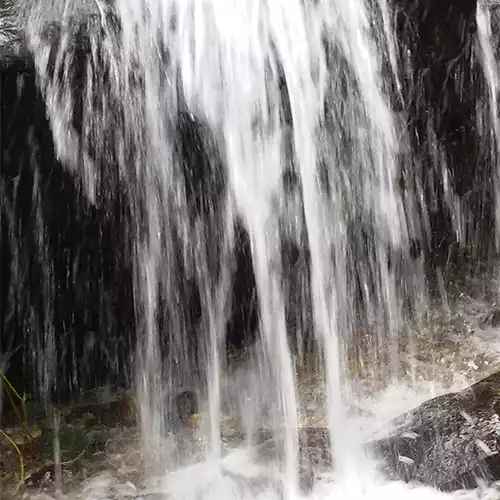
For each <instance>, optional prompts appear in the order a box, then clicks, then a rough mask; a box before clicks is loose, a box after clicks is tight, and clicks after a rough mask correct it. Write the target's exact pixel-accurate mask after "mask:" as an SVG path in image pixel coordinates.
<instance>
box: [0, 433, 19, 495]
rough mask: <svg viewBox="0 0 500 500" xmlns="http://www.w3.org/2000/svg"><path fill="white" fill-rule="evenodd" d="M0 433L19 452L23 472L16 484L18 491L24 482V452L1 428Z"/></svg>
mask: <svg viewBox="0 0 500 500" xmlns="http://www.w3.org/2000/svg"><path fill="white" fill-rule="evenodd" d="M0 434H1V435H2V436H3V437H4V438H5V439H7V441H8V442H9V443H10V444H11V445H12V446H13V447H14V449H15V450H16V452H17V456H18V457H19V470H20V474H21V479H20V480H19V483H18V484H17V486H16V489H15V490H14V491H17V490H18V489H19V487H20V486H21V485H22V484H24V459H23V454H22V453H21V450H20V449H19V446H17V444H16V443H15V442H14V441H13V439H12V438H11V437H10V436H9V435H8V434H6V433H5V432H4V431H3V430H2V429H0Z"/></svg>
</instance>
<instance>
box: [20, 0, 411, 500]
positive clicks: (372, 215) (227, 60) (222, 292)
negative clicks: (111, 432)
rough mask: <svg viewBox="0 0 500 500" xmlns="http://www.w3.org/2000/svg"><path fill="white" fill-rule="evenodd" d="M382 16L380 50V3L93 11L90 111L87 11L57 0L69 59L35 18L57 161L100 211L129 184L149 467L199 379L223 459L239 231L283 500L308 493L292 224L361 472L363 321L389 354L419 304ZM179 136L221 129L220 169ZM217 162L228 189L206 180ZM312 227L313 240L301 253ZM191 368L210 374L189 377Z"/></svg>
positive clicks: (243, 0)
mask: <svg viewBox="0 0 500 500" xmlns="http://www.w3.org/2000/svg"><path fill="white" fill-rule="evenodd" d="M379 4H380V6H381V7H382V8H381V12H382V16H383V18H382V20H381V21H380V20H379V21H377V22H379V23H382V25H383V26H384V29H385V30H386V34H385V42H384V44H379V43H378V42H377V41H376V40H375V39H374V37H373V33H372V25H373V23H372V21H373V19H372V17H374V16H378V15H379V13H378V11H377V12H375V10H373V9H372V8H371V4H370V2H368V1H365V0H353V1H350V2H346V1H344V0H336V1H331V0H319V1H316V2H313V1H311V2H305V1H302V0H268V1H265V0H260V1H257V2H253V1H250V0H228V1H226V2H219V1H198V2H196V1H193V2H188V1H182V0H179V1H175V0H163V1H152V0H151V1H150V0H145V1H135V0H117V1H116V4H115V6H114V11H113V13H112V14H110V12H109V10H108V7H107V6H106V5H105V4H104V3H101V2H96V5H97V6H98V7H99V9H98V15H97V17H93V18H92V19H91V21H89V22H88V23H87V25H86V29H87V30H88V32H87V33H86V34H85V37H84V41H83V42H81V41H80V42H78V43H86V44H88V46H86V47H85V49H86V50H88V57H87V58H86V59H85V67H84V68H83V70H82V68H81V67H80V68H79V71H80V76H79V78H81V82H80V83H81V85H80V88H81V89H83V90H82V91H81V93H80V94H75V89H74V88H73V87H74V86H73V85H72V78H74V74H72V72H74V71H75V66H74V62H75V61H74V60H75V51H76V50H78V47H75V45H74V33H73V31H74V18H73V16H74V14H75V11H74V9H73V7H72V4H71V3H70V2H66V1H62V0H61V2H55V1H54V5H55V6H56V8H57V9H59V11H60V13H61V16H60V19H61V30H60V33H59V35H58V39H57V41H56V43H55V44H54V41H53V39H51V37H50V34H49V36H48V35H47V33H46V21H47V19H46V17H45V16H46V7H47V6H46V2H40V3H38V4H37V5H36V6H35V7H33V8H32V9H31V11H30V12H31V14H30V23H29V31H28V34H29V42H30V47H31V50H32V51H33V55H34V59H35V63H36V67H37V72H38V76H39V82H40V88H41V89H42V91H43V93H44V96H45V99H46V102H47V108H48V113H49V116H50V120H51V126H52V130H53V134H54V138H55V143H56V149H57V153H58V155H59V157H60V159H61V160H62V162H63V163H64V164H65V165H66V166H67V167H68V168H69V169H71V170H72V171H73V172H75V174H76V175H79V176H81V178H82V181H83V184H84V187H85V188H86V191H87V194H88V196H89V198H91V199H92V200H94V201H95V202H96V203H99V198H100V197H106V196H107V195H108V191H109V190H112V189H116V188H117V187H118V186H122V185H125V186H126V192H127V196H128V200H129V203H130V206H131V211H132V218H133V225H132V228H131V233H132V236H133V238H134V241H135V287H136V288H135V290H136V305H137V318H138V323H139V327H138V328H139V332H138V333H139V334H138V339H139V340H138V347H137V359H136V368H137V385H138V390H139V394H140V398H141V399H140V409H141V424H142V430H143V435H144V444H145V450H146V451H147V455H148V456H149V457H150V458H151V466H152V467H153V469H154V468H161V467H162V464H163V462H164V459H165V452H164V449H163V446H162V444H161V439H160V437H161V436H163V435H164V434H165V433H166V430H167V428H168V421H167V420H166V417H165V407H166V398H167V396H168V394H169V392H171V391H173V390H174V388H175V387H176V386H178V385H182V384H185V383H186V382H188V381H190V380H192V379H193V378H195V379H196V380H195V383H196V384H198V385H200V386H202V387H203V388H204V389H206V392H207V394H208V405H209V416H210V436H211V452H212V454H213V455H215V456H220V455H221V444H220V427H219V420H220V405H221V396H220V393H221V379H220V378H221V370H222V368H223V363H222V360H223V359H224V358H225V353H224V337H223V332H224V326H225V323H226V320H227V309H228V304H229V302H230V301H229V299H230V298H229V283H230V275H229V274H230V273H229V271H230V267H231V259H232V246H233V240H234V227H235V224H236V223H237V222H238V221H241V222H242V224H243V225H244V227H245V229H246V231H247V232H248V234H249V237H250V241H251V252H252V261H253V267H254V271H255V276H256V283H257V292H258V296H259V311H260V325H259V333H260V341H259V346H260V349H261V356H260V363H262V364H263V365H267V366H268V367H269V368H270V370H269V372H270V373H271V376H270V379H269V381H268V382H269V391H270V395H271V396H270V399H271V401H273V407H272V412H271V424H272V426H273V427H274V428H280V427H281V428H282V429H284V431H285V440H284V450H283V451H284V456H285V463H284V470H285V475H286V478H287V480H286V481H285V484H286V485H287V487H288V488H289V491H288V492H287V493H288V494H289V496H288V497H289V498H290V497H292V495H293V494H294V493H295V491H296V487H297V480H298V479H297V470H298V437H297V427H298V403H297V389H296V383H295V374H294V365H293V356H292V351H293V350H294V345H293V339H294V337H293V335H292V332H288V331H287V327H286V316H285V296H284V290H283V288H284V287H283V284H284V283H286V282H287V280H288V277H287V276H286V275H285V274H284V271H283V266H282V255H281V252H282V249H281V237H282V233H281V232H282V230H283V227H285V228H289V229H286V230H285V232H286V233H287V234H286V236H287V237H290V238H291V239H292V240H294V239H295V240H297V243H298V244H299V245H304V244H306V245H307V246H308V250H309V254H310V273H311V296H312V307H313V312H314V335H315V336H316V338H317V339H318V341H319V344H320V345H321V347H322V350H323V355H324V356H323V357H324V371H325V378H326V381H327V388H328V407H329V412H328V419H329V428H330V431H331V440H332V446H333V453H334V459H335V465H336V468H337V471H338V473H339V474H347V473H348V472H349V471H350V470H352V469H353V466H354V464H355V462H356V461H357V460H358V457H357V455H356V453H353V451H352V450H353V449H354V450H357V447H356V438H355V433H354V432H349V427H348V419H347V417H346V404H345V403H346V398H348V397H349V387H348V383H347V380H346V373H345V369H346V367H345V365H346V362H347V350H348V349H347V348H348V345H349V343H350V342H352V336H353V334H354V333H355V329H356V327H357V326H358V322H359V320H360V318H361V320H362V323H363V325H364V326H368V327H369V328H371V329H372V330H373V332H374V333H372V336H373V337H375V338H374V344H378V347H381V346H384V343H386V341H387V339H389V338H390V336H389V334H393V333H394V332H397V330H398V327H399V324H400V320H401V318H402V317H403V313H404V311H403V306H402V304H403V302H404V301H405V300H406V299H408V298H409V299H411V300H412V301H413V302H415V300H416V299H419V298H420V296H421V283H420V282H419V281H418V280H414V279H413V278H414V275H415V274H418V273H416V268H417V267H418V266H417V264H415V263H414V262H413V261H412V259H411V256H410V240H411V238H413V237H416V236H420V233H419V230H420V229H419V228H416V227H414V226H413V225H412V224H410V223H409V222H408V220H407V217H408V219H411V218H412V216H413V208H412V206H411V205H410V204H408V203H406V198H404V197H403V194H402V193H401V192H400V189H399V187H398V176H399V175H400V172H399V169H402V168H404V166H405V163H404V162H400V156H401V155H402V154H404V152H403V153H402V152H401V151H400V149H399V142H400V139H401V138H400V137H398V134H397V133H396V124H395V118H394V115H393V113H392V111H391V109H390V106H389V101H388V96H387V95H386V85H385V80H384V75H383V74H382V56H383V57H385V58H387V59H388V60H389V63H390V64H389V66H390V67H392V71H393V73H394V74H391V75H390V78H394V76H395V73H396V71H395V65H396V59H395V58H396V55H395V50H394V47H393V46H392V43H393V42H392V38H391V36H390V35H389V31H388V30H389V21H388V15H387V10H386V8H385V7H386V6H385V3H384V2H382V0H380V2H379ZM52 38H53V37H52ZM384 47H385V48H384ZM383 50H385V51H386V52H387V53H383V54H382V55H379V52H381V51H383ZM77 111H78V113H79V115H80V118H81V122H82V126H81V129H80V130H76V128H77V127H76V125H75V124H74V114H75V112H77ZM182 117H184V118H182ZM182 120H188V121H190V123H191V126H192V127H194V126H195V125H196V124H198V125H199V124H206V129H205V128H203V127H202V126H201V125H200V127H199V128H200V130H201V131H200V133H199V135H198V136H196V140H198V141H201V142H203V143H204V149H205V150H209V151H212V154H210V155H209V156H210V157H209V158H208V159H207V158H201V157H200V158H198V157H196V155H194V153H193V151H194V150H195V149H196V148H197V147H199V145H197V144H191V145H190V146H188V147H187V149H188V150H189V151H188V153H189V154H190V155H191V154H192V155H194V160H193V161H194V162H200V163H201V164H202V165H201V166H200V165H193V164H188V165H187V166H186V164H185V161H186V160H185V159H183V157H185V156H186V154H184V155H182V154H179V147H180V146H179V142H181V141H180V139H179V137H178V135H179V127H181V128H182ZM196 126H197V125H196ZM216 151H219V152H220V157H219V155H218V154H217V153H216ZM188 163H189V162H188ZM220 164H221V165H224V168H225V170H226V171H227V175H224V174H221V175H220V177H221V179H219V178H218V175H216V174H208V172H215V171H216V170H217V168H219V167H220V166H221V165H220ZM194 167H196V168H201V169H203V170H204V172H203V173H204V175H205V176H207V177H208V178H209V181H208V183H207V184H206V185H203V186H201V188H200V187H199V186H198V187H197V188H196V187H192V186H191V187H190V185H189V184H190V182H188V183H186V182H184V179H185V169H186V168H187V169H193V168H194ZM290 173H292V174H293V175H294V176H295V178H296V179H297V181H296V185H295V196H297V197H299V198H300V200H301V203H300V204H299V205H300V206H299V207H298V208H295V209H293V208H290V207H291V206H292V205H293V204H292V203H290V199H289V197H290V195H289V193H288V191H287V188H286V186H285V182H284V179H285V178H286V176H287V175H288V174H290ZM222 178H224V180H223V179H222ZM225 178H227V179H225ZM192 182H193V183H194V184H196V181H192ZM219 184H220V185H222V187H220V186H219ZM190 189H194V194H193V193H192V192H190ZM211 189H213V190H214V191H215V192H216V196H215V197H212V195H211V194H210V192H209V191H211ZM207 190H208V191H207ZM406 197H407V198H411V194H409V193H406ZM286 207H288V209H286ZM415 218H416V217H415ZM302 225H303V226H304V227H303V228H302V233H304V234H305V235H306V238H304V239H306V240H307V241H306V243H304V241H298V240H299V238H298V237H297V233H301V229H300V226H302ZM297 227H299V229H298V230H297ZM290 228H295V229H290ZM308 271H309V269H308ZM188 282H192V283H194V286H195V287H196V289H197V290H198V291H199V302H200V310H201V321H200V322H199V323H198V324H197V325H196V326H194V327H193V324H192V323H190V322H189V319H188V317H187V316H188V315H187V313H186V312H185V311H182V308H180V307H179V304H182V303H185V302H186V301H185V299H186V296H185V295H186V293H187V294H188V295H189V292H186V288H187V287H188V285H187V283H188ZM355 304H356V305H355ZM192 329H194V330H196V331H195V334H196V335H199V336H200V338H202V339H203V342H202V343H201V348H200V349H196V348H195V349H194V350H193V348H192V346H191V341H190V339H191V338H192V337H193V335H194V333H193V331H191V330H192ZM377 334H378V338H376V335H377ZM195 359H196V360H197V362H195ZM195 363H196V364H198V365H199V366H201V367H202V368H203V370H202V373H201V374H198V375H193V373H194V370H193V368H194V364H195ZM261 424H262V422H258V423H257V425H261Z"/></svg>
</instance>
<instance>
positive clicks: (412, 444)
mask: <svg viewBox="0 0 500 500" xmlns="http://www.w3.org/2000/svg"><path fill="white" fill-rule="evenodd" d="M499 411H500V372H499V373H496V374H494V375H491V376H490V377H488V378H486V379H484V380H481V381H480V382H478V383H476V384H474V385H472V386H471V387H469V388H467V389H465V390H464V391H462V392H459V393H450V394H445V395H443V396H439V397H437V398H434V399H431V400H429V401H427V402H425V403H423V404H422V405H420V406H419V407H417V408H415V409H414V410H411V411H410V412H408V413H406V414H404V415H402V416H401V417H399V418H398V419H396V420H395V421H394V422H393V424H394V425H395V429H396V430H395V431H394V432H393V433H392V434H391V435H390V436H389V437H387V438H384V439H381V440H379V441H377V442H375V443H372V444H371V445H370V447H371V448H372V449H373V450H374V451H375V453H376V454H377V455H378V456H380V457H383V458H384V459H385V466H384V471H385V472H386V474H387V475H388V476H389V477H390V478H392V479H402V480H405V481H415V482H419V483H423V484H426V485H430V486H434V487H436V488H439V489H441V490H445V491H453V490H457V489H461V488H475V487H477V486H478V481H480V482H483V483H484V482H486V483H489V484H491V483H492V482H494V481H496V480H498V479H499V478H500V454H499V452H500V417H499Z"/></svg>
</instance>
